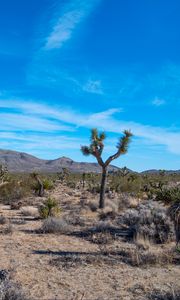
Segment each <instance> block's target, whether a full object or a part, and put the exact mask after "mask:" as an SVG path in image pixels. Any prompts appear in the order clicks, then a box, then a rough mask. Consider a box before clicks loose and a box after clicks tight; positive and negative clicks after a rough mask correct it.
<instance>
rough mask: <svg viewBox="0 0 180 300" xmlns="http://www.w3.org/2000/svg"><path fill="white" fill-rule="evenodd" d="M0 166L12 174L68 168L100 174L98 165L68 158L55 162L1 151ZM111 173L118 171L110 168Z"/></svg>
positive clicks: (14, 152)
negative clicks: (4, 166)
mask: <svg viewBox="0 0 180 300" xmlns="http://www.w3.org/2000/svg"><path fill="white" fill-rule="evenodd" d="M0 164H3V165H6V166H7V168H8V170H9V171H10V172H27V173H30V172H33V171H38V172H49V173H55V172H59V171H61V170H62V168H68V169H69V170H70V171H71V172H100V171H101V168H100V167H99V165H98V164H97V163H85V162H75V161H73V160H72V159H70V158H67V157H60V158H58V159H54V160H44V159H39V158H37V157H35V156H32V155H30V154H27V153H22V152H17V151H11V150H0ZM109 170H110V171H113V170H118V168H117V167H115V166H110V167H109Z"/></svg>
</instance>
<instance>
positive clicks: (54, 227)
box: [40, 217, 70, 234]
mask: <svg viewBox="0 0 180 300" xmlns="http://www.w3.org/2000/svg"><path fill="white" fill-rule="evenodd" d="M40 231H41V232H43V233H60V234H66V233H67V232H69V231H70V226H69V225H68V224H67V222H66V221H65V220H64V219H62V218H52V217H49V218H47V219H46V220H44V222H43V224H42V227H41V229H40Z"/></svg>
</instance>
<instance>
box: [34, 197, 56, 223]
mask: <svg viewBox="0 0 180 300" xmlns="http://www.w3.org/2000/svg"><path fill="white" fill-rule="evenodd" d="M60 211H61V210H60V208H59V207H58V203H57V201H56V200H55V199H54V198H51V197H49V198H48V199H47V200H46V201H45V202H44V204H43V205H42V206H40V208H39V215H40V217H41V218H42V219H46V218H48V217H55V216H57V215H59V214H60Z"/></svg>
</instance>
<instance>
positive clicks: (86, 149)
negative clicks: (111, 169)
mask: <svg viewBox="0 0 180 300" xmlns="http://www.w3.org/2000/svg"><path fill="white" fill-rule="evenodd" d="M105 138H106V135H105V133H104V132H100V133H98V130H97V129H96V128H93V129H92V130H91V138H90V141H91V143H90V145H89V146H82V147H81V151H82V153H83V154H84V155H86V156H88V155H90V154H91V155H93V156H95V157H100V156H101V154H102V152H103V149H104V143H103V141H104V140H105Z"/></svg>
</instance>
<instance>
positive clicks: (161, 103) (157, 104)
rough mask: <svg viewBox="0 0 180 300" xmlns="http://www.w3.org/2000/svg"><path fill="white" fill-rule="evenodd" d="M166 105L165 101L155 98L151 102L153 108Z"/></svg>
mask: <svg viewBox="0 0 180 300" xmlns="http://www.w3.org/2000/svg"><path fill="white" fill-rule="evenodd" d="M165 103H166V101H165V100H164V99H160V98H158V97H156V98H155V99H154V100H153V101H152V105H154V106H162V105H164V104H165Z"/></svg>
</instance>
